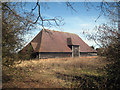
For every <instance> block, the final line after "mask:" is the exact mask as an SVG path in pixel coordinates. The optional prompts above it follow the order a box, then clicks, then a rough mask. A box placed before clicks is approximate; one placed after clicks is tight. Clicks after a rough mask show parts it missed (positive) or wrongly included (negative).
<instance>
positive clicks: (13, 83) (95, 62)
mask: <svg viewBox="0 0 120 90" xmlns="http://www.w3.org/2000/svg"><path fill="white" fill-rule="evenodd" d="M106 63H107V62H106V61H104V59H103V58H100V57H97V56H92V57H80V58H51V59H40V60H29V61H23V62H21V63H20V64H17V63H16V64H15V65H14V66H13V67H11V68H9V69H8V68H7V67H3V88H99V89H100V88H103V87H105V86H104V83H105V71H104V69H103V67H104V66H105V65H106Z"/></svg>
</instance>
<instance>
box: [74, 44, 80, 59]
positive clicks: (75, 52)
mask: <svg viewBox="0 0 120 90" xmlns="http://www.w3.org/2000/svg"><path fill="white" fill-rule="evenodd" d="M79 56H80V53H79V46H78V45H77V46H72V57H79Z"/></svg>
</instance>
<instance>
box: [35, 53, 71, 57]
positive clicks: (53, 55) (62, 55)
mask: <svg viewBox="0 0 120 90" xmlns="http://www.w3.org/2000/svg"><path fill="white" fill-rule="evenodd" d="M39 57H40V58H60V57H72V52H66V53H63V52H50V53H49V52H44V53H39V55H38V54H37V58H39Z"/></svg>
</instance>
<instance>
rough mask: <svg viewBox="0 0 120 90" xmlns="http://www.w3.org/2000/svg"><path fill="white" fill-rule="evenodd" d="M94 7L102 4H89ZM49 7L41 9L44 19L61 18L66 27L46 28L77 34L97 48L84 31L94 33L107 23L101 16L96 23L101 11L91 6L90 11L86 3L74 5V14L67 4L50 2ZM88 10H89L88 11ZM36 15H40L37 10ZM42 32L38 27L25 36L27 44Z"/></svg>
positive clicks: (44, 6)
mask: <svg viewBox="0 0 120 90" xmlns="http://www.w3.org/2000/svg"><path fill="white" fill-rule="evenodd" d="M91 4H92V5H93V6H96V5H99V4H100V2H91V3H90V4H89V6H90V5H91ZM29 5H30V6H31V5H32V6H33V5H35V3H31V4H29ZM29 5H28V6H27V9H29V7H30V6H29ZM47 5H48V6H46V5H45V4H43V7H42V8H41V14H42V16H43V17H46V18H53V17H56V16H61V17H62V18H63V19H64V23H65V24H64V25H63V26H61V27H60V28H56V27H51V28H50V27H46V28H48V29H51V30H56V31H64V32H69V33H75V34H77V35H79V36H80V37H81V38H82V39H83V40H84V41H85V42H86V43H87V44H88V45H89V46H95V47H96V45H95V43H94V42H93V41H90V40H87V39H86V38H85V35H84V34H83V31H85V32H86V31H87V30H89V31H90V32H92V33H94V32H95V31H94V30H93V29H94V27H95V26H98V25H100V24H101V23H105V22H106V21H107V20H106V19H105V18H104V17H103V16H101V17H100V18H99V19H98V20H97V21H96V22H95V20H96V19H97V18H98V16H99V14H100V10H98V9H95V8H93V6H90V8H89V9H88V8H87V6H86V3H85V2H76V3H74V4H73V7H74V8H75V10H76V11H77V12H74V11H73V10H71V9H70V8H68V7H66V4H65V3H64V2H49V3H47ZM87 9H88V10H87ZM35 13H36V15H37V14H38V12H37V10H36V12H35ZM40 30H41V26H39V25H37V29H35V30H34V31H32V32H30V33H31V34H28V35H26V36H25V38H26V39H27V42H30V41H31V40H32V39H33V38H34V37H35V36H36V35H37V34H38V33H39V31H40Z"/></svg>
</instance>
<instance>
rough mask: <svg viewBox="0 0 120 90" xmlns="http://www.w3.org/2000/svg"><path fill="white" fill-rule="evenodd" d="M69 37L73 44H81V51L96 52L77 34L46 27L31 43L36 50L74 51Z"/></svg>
mask: <svg viewBox="0 0 120 90" xmlns="http://www.w3.org/2000/svg"><path fill="white" fill-rule="evenodd" d="M67 38H71V40H72V45H80V52H96V50H94V49H92V48H91V47H89V46H88V45H87V44H86V43H85V42H84V41H83V40H82V39H81V38H80V37H79V36H78V35H76V34H72V33H67V32H60V31H53V30H46V29H45V30H41V32H39V33H38V35H37V36H36V37H35V38H34V39H33V40H32V41H31V42H30V43H29V44H31V45H32V47H33V49H34V52H72V50H71V49H70V48H69V47H68V45H67ZM27 46H29V45H27ZM27 46H26V47H27ZM26 47H25V48H26ZM25 48H23V49H25Z"/></svg>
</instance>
